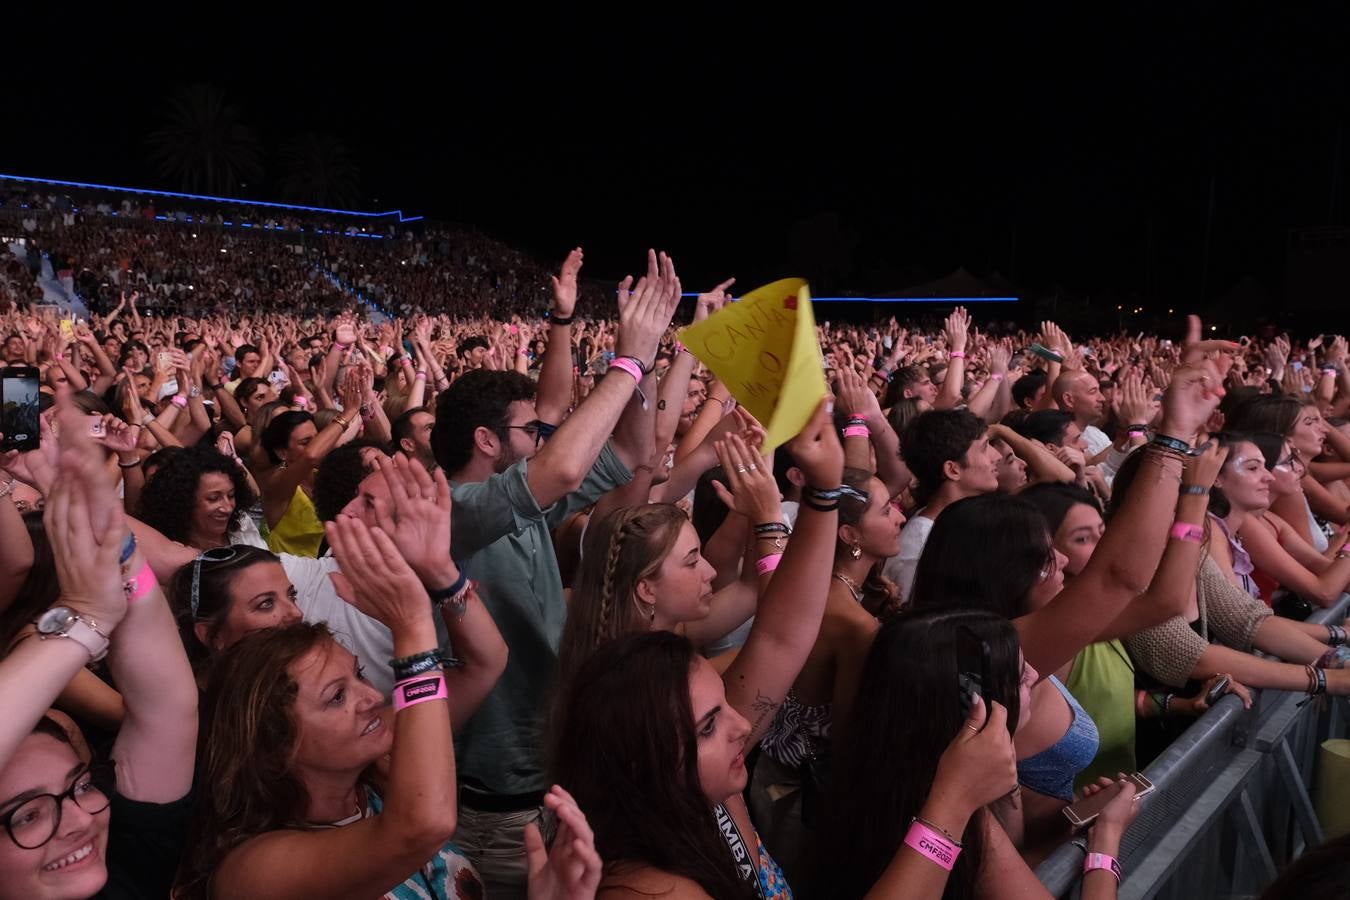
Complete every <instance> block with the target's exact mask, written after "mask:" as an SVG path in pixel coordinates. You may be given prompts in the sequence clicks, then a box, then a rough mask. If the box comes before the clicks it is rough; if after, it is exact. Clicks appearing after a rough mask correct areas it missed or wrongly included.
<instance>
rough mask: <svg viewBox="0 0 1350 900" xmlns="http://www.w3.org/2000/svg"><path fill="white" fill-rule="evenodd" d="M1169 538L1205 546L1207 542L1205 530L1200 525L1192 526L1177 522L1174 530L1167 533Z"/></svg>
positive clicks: (1188, 523) (1173, 527)
mask: <svg viewBox="0 0 1350 900" xmlns="http://www.w3.org/2000/svg"><path fill="white" fill-rule="evenodd" d="M1167 536H1168V537H1170V538H1175V539H1176V540H1178V541H1186V542H1187V543H1190V544H1203V543H1204V542H1205V529H1203V528H1201V527H1200V526H1199V525H1192V524H1191V523H1190V522H1177V523H1175V524H1173V525H1172V530H1171V531H1169V532H1167Z"/></svg>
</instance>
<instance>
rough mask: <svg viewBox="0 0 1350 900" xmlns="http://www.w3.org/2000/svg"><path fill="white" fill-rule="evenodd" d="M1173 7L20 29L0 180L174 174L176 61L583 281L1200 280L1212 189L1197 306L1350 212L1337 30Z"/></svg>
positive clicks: (281, 133)
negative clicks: (578, 249)
mask: <svg viewBox="0 0 1350 900" xmlns="http://www.w3.org/2000/svg"><path fill="white" fill-rule="evenodd" d="M1179 5H1180V4H1167V5H1157V6H1153V5H1139V4H1134V5H1130V6H1128V7H1127V8H1126V7H1122V8H1126V9H1128V11H1127V12H1121V13H1119V14H1118V15H1115V16H1111V17H1108V16H1106V15H1104V14H1103V13H1102V12H1101V11H1100V10H1099V9H1097V8H1095V7H1093V8H1091V9H1089V10H1087V11H1084V9H1085V8H1076V9H1073V10H1072V11H1052V10H1049V9H1048V8H1043V7H1039V6H1038V7H1036V10H1035V11H1034V12H1027V11H1022V12H1019V14H1018V15H1017V16H1015V17H1008V16H1006V14H1003V13H990V12H988V11H987V10H984V9H982V8H978V7H976V6H974V5H970V6H968V7H965V8H961V9H954V10H952V11H950V12H948V13H945V14H943V15H928V14H917V13H911V12H903V13H888V14H884V15H885V17H882V15H883V14H878V13H875V12H870V11H869V12H866V13H864V12H860V11H855V12H849V11H847V10H846V8H845V7H843V6H839V5H829V6H828V8H829V9H831V10H838V12H836V13H834V14H833V15H831V16H830V17H822V18H819V19H805V18H800V17H794V16H791V15H788V14H787V13H785V12H783V9H781V8H780V9H774V8H772V7H765V8H763V9H762V10H761V11H760V12H758V13H755V14H751V13H746V12H738V13H735V14H727V13H722V12H708V11H706V10H705V11H704V13H703V14H701V15H699V16H698V18H697V20H694V19H688V18H675V17H674V13H673V11H672V12H671V17H670V18H660V17H656V16H655V15H654V14H652V13H650V12H648V13H643V14H641V16H640V17H638V16H637V15H635V14H634V13H632V12H631V11H623V12H615V13H614V14H613V17H610V18H597V15H598V14H593V13H580V12H569V11H567V10H563V9H555V10H552V11H550V12H548V13H539V12H535V11H531V10H528V9H527V8H526V7H525V6H520V7H518V8H516V9H513V10H511V11H510V12H509V14H506V15H503V16H502V17H500V18H496V19H494V20H492V21H488V20H474V21H470V20H467V19H463V20H461V19H456V18H442V17H436V18H432V17H428V18H425V19H416V18H412V17H408V16H406V14H404V13H403V12H402V11H401V10H396V9H395V8H394V7H392V6H390V7H381V6H371V7H368V8H363V9H364V10H365V11H364V13H363V14H361V15H358V16H353V17H352V18H351V19H348V20H347V21H345V22H340V23H333V24H328V23H327V22H314V21H311V22H310V23H299V22H293V21H276V20H274V19H272V18H269V17H268V16H265V15H263V14H260V13H253V14H248V15H243V14H238V15H236V14H235V12H234V11H233V8H228V9H227V8H226V7H220V8H219V10H218V12H217V14H218V15H221V16H226V15H228V16H229V18H230V21H228V22H222V23H210V24H209V25H208V24H201V25H197V26H194V25H191V24H189V23H188V22H187V21H169V20H168V19H162V18H161V19H159V20H157V21H156V23H155V24H153V25H148V26H144V27H140V28H137V29H136V30H134V31H130V32H126V33H125V34H124V35H123V34H120V33H119V29H117V28H115V27H111V26H110V27H108V28H107V29H105V28H104V27H103V26H102V25H101V24H98V25H97V26H95V25H94V24H93V23H88V27H85V26H76V25H74V24H73V23H71V22H69V21H66V22H64V23H62V24H61V25H60V27H59V28H57V27H56V26H55V25H51V26H43V25H39V24H37V23H32V25H31V28H28V29H27V30H26V31H25V29H22V28H21V29H19V30H18V31H16V32H15V33H13V34H11V39H10V45H11V46H13V45H15V44H17V45H20V46H24V45H26V46H28V47H30V48H34V49H30V50H27V51H23V52H22V53H21V55H19V56H16V57H12V58H11V59H10V60H8V65H9V70H10V72H11V74H21V75H22V77H21V78H18V79H14V78H11V79H7V81H8V82H9V84H8V86H7V90H6V100H5V102H4V104H3V109H4V113H3V121H4V131H3V133H4V135H5V136H4V140H3V141H0V170H3V171H5V172H11V173H20V174H32V175H38V176H46V177H55V178H69V179H77V180H89V181H108V182H113V183H127V184H133V185H145V186H151V187H174V185H172V184H168V183H165V182H164V181H163V179H161V178H159V177H158V176H157V175H156V173H155V171H154V169H153V167H152V166H151V165H150V164H149V163H148V162H147V161H146V159H145V156H146V154H145V143H144V137H145V135H146V134H147V133H148V132H149V131H151V130H153V129H154V128H155V127H156V126H157V125H159V124H160V123H161V122H162V120H163V117H164V112H163V104H164V100H165V98H166V96H167V94H168V92H169V90H170V89H171V88H172V86H173V85H174V84H175V83H176V82H193V81H202V80H206V81H213V82H214V83H216V84H218V85H220V86H222V87H223V88H225V89H226V91H227V92H228V93H229V95H230V96H231V97H232V98H233V99H234V100H236V101H237V102H238V103H239V104H240V105H241V106H242V107H243V108H244V111H245V120H246V121H247V122H248V123H249V124H251V125H252V126H253V127H255V128H256V129H257V131H258V132H259V134H260V136H261V138H262V140H263V146H264V150H265V152H269V153H271V152H274V150H275V147H276V146H277V145H278V144H279V143H280V142H281V141H283V140H284V139H285V138H286V137H288V136H289V135H291V134H293V133H295V132H298V131H305V130H317V131H326V132H331V133H333V134H335V135H337V136H338V137H339V138H341V139H342V140H343V141H345V142H346V143H347V144H348V145H349V146H350V147H351V148H352V149H353V150H354V151H355V153H356V156H357V159H358V162H359V164H360V167H361V184H362V193H363V195H364V196H365V197H366V198H367V200H368V207H367V208H375V207H379V208H392V207H401V208H403V209H404V210H406V211H409V212H417V213H425V214H427V215H429V216H434V217H438V218H445V219H450V220H455V221H461V222H467V223H473V224H476V225H479V226H482V227H484V228H485V229H487V230H489V231H491V232H493V233H495V234H497V235H498V236H500V237H503V238H505V239H508V240H510V241H513V242H515V243H518V244H521V245H523V246H524V247H526V248H527V249H529V250H531V251H533V252H535V253H536V254H538V255H540V256H541V257H543V258H547V259H551V258H554V257H561V255H562V254H563V253H564V252H565V251H566V249H567V248H568V247H570V246H572V245H574V244H577V243H580V244H582V245H584V246H585V247H586V248H587V260H588V262H587V272H586V274H589V275H594V276H603V277H605V278H611V277H617V276H619V275H621V274H623V273H624V272H625V271H628V270H629V269H631V268H632V267H635V266H636V265H638V263H639V262H640V260H641V253H642V251H643V249H644V248H646V247H647V246H648V245H655V246H658V247H663V248H666V249H669V250H670V251H671V252H672V253H674V254H675V255H676V258H677V260H678V261H679V262H680V264H681V268H682V274H683V275H684V276H685V281H686V284H688V285H689V286H690V287H703V286H706V285H707V284H710V283H711V282H712V281H714V280H716V279H718V278H720V277H724V276H725V275H736V276H737V277H738V278H739V279H740V285H741V286H742V287H749V286H752V285H754V284H756V283H759V282H762V281H765V280H768V279H770V278H774V277H779V276H783V275H788V274H797V273H799V272H800V273H805V274H807V275H808V276H810V277H812V279H813V285H814V286H815V288H816V291H817V293H821V292H823V291H846V290H851V291H857V292H869V291H870V292H880V291H887V290H896V289H900V288H903V287H906V286H908V285H910V284H913V283H915V282H918V281H922V280H925V279H928V278H932V277H935V276H939V275H942V274H944V273H946V272H948V271H950V270H952V269H954V268H955V267H957V266H960V265H964V266H966V267H967V268H969V269H970V270H971V271H973V272H976V273H977V274H987V273H989V272H992V271H996V270H997V271H1000V272H1002V273H1003V274H1004V275H1006V276H1009V277H1011V278H1012V279H1013V280H1014V281H1015V282H1017V283H1018V284H1020V285H1023V286H1026V287H1027V288H1029V289H1033V290H1048V289H1053V288H1055V287H1061V288H1063V289H1064V290H1066V291H1071V292H1072V291H1077V292H1098V291H1104V290H1114V291H1120V292H1127V293H1128V292H1133V293H1137V294H1140V295H1146V296H1149V297H1151V298H1156V299H1159V300H1162V301H1165V302H1178V303H1180V302H1190V301H1194V300H1195V299H1196V298H1198V297H1199V295H1200V292H1201V277H1202V276H1201V268H1202V254H1203V242H1204V235H1205V227H1206V220H1207V209H1208V203H1209V197H1210V188H1211V184H1213V188H1214V206H1213V220H1212V221H1213V233H1212V238H1211V242H1212V243H1211V251H1210V264H1209V274H1208V279H1207V290H1206V296H1207V297H1208V298H1210V299H1213V298H1214V297H1216V296H1218V295H1220V294H1222V293H1223V292H1224V291H1226V290H1228V289H1229V288H1230V287H1231V286H1232V285H1233V284H1234V282H1236V281H1237V280H1239V279H1240V278H1242V277H1244V276H1251V277H1254V278H1256V279H1257V280H1258V281H1259V282H1260V283H1262V284H1263V285H1265V286H1266V287H1268V288H1270V289H1272V290H1274V289H1277V288H1278V285H1279V282H1280V279H1281V278H1282V273H1283V269H1284V264H1285V252H1286V251H1285V248H1286V239H1287V234H1288V230H1289V229H1290V228H1291V227H1298V226H1320V225H1327V224H1343V223H1346V222H1347V219H1350V209H1347V207H1348V206H1350V192H1347V189H1346V181H1347V178H1346V177H1345V174H1346V173H1345V169H1346V163H1347V160H1350V134H1342V135H1341V142H1342V145H1343V146H1342V147H1341V150H1340V156H1339V159H1338V157H1337V141H1338V137H1337V135H1338V129H1344V128H1346V126H1348V125H1350V115H1347V113H1348V112H1350V110H1347V105H1348V104H1350V79H1348V78H1347V75H1348V74H1350V54H1347V52H1346V49H1345V48H1346V45H1347V43H1348V42H1347V37H1350V35H1348V34H1347V29H1346V27H1345V26H1346V22H1345V20H1344V18H1343V17H1341V16H1339V15H1337V16H1335V17H1332V16H1331V15H1330V14H1327V15H1324V14H1322V13H1320V12H1314V13H1307V12H1305V13H1302V14H1299V15H1295V14H1293V13H1290V12H1288V11H1286V7H1287V5H1281V6H1280V8H1279V10H1278V11H1277V12H1271V13H1269V14H1267V15H1265V16H1261V17H1248V16H1235V15H1234V14H1233V13H1231V12H1229V11H1227V9H1226V7H1225V6H1223V5H1219V4H1203V5H1198V6H1196V5H1192V4H1186V6H1187V7H1188V10H1187V11H1186V12H1178V11H1176V10H1175V9H1172V8H1171V7H1173V6H1179ZM954 6H955V5H952V4H946V5H944V7H945V8H948V9H949V10H951V9H952V8H953V7H954ZM729 7H730V4H725V5H724V8H729ZM1028 8H1030V7H1028ZM1270 8H1271V9H1275V8H1276V7H1275V5H1271V7H1270ZM182 9H183V10H186V9H187V8H186V7H183V8H182ZM315 9H317V7H316V8H315ZM381 9H387V10H389V12H388V13H386V14H376V12H377V11H379V10H381ZM446 9H447V11H448V10H449V9H453V7H446ZM673 9H674V8H673V7H672V10H673ZM680 9H681V16H684V15H686V13H685V12H684V9H685V8H684V7H680ZM184 14H186V13H184ZM394 16H398V17H399V18H397V20H394V18H393V17H394ZM21 18H22V16H21ZM367 19H373V20H374V21H367ZM72 29H74V30H72ZM194 31H196V32H203V31H204V32H209V33H210V34H211V36H212V37H211V42H209V43H208V42H205V41H201V40H193V39H191V38H190V37H188V36H189V35H191V34H192V33H194ZM76 32H83V33H76ZM25 33H26V34H27V38H23V37H21V35H24V34H25ZM62 42H65V45H66V47H67V49H65V50H57V49H53V48H54V47H55V46H59V45H60V44H61V43H62ZM1347 130H1350V129H1347ZM243 193H244V194H246V195H249V196H252V197H256V198H258V199H274V198H275V197H276V196H277V193H276V185H275V182H274V180H273V183H270V184H269V182H268V180H267V179H266V178H265V179H264V182H263V183H262V184H260V185H250V186H249V189H248V190H247V191H244V192H243Z"/></svg>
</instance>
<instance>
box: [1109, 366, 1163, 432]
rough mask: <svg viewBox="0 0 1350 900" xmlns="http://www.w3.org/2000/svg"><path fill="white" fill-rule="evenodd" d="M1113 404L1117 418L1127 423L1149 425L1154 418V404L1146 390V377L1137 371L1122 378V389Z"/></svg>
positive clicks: (1118, 391)
mask: <svg viewBox="0 0 1350 900" xmlns="http://www.w3.org/2000/svg"><path fill="white" fill-rule="evenodd" d="M1112 405H1113V406H1114V407H1115V410H1116V418H1117V420H1119V421H1120V422H1122V423H1123V424H1125V425H1147V424H1149V421H1150V420H1151V419H1152V418H1153V405H1152V403H1151V402H1150V400H1149V397H1148V392H1147V391H1145V390H1144V378H1143V376H1142V375H1140V374H1138V373H1137V372H1135V373H1131V374H1129V375H1126V376H1125V377H1124V378H1122V379H1121V380H1120V389H1119V390H1117V391H1116V397H1115V402H1114V403H1113V404H1112Z"/></svg>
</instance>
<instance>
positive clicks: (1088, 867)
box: [1083, 853, 1120, 884]
mask: <svg viewBox="0 0 1350 900" xmlns="http://www.w3.org/2000/svg"><path fill="white" fill-rule="evenodd" d="M1096 869H1105V870H1106V871H1108V872H1110V873H1111V874H1112V875H1114V876H1115V877H1116V884H1120V863H1118V862H1116V858H1115V857H1114V856H1107V855H1106V854H1105V853H1089V854H1088V855H1087V859H1085V860H1083V874H1084V875H1086V874H1087V873H1089V872H1092V871H1095V870H1096Z"/></svg>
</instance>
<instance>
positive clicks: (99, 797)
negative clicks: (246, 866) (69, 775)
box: [4, 767, 112, 850]
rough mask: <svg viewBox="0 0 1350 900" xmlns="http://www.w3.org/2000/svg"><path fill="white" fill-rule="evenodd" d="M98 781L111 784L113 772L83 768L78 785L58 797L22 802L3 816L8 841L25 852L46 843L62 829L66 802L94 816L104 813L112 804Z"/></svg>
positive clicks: (47, 795)
mask: <svg viewBox="0 0 1350 900" xmlns="http://www.w3.org/2000/svg"><path fill="white" fill-rule="evenodd" d="M98 782H102V784H104V785H110V784H111V782H112V779H111V771H109V770H108V769H106V768H104V767H99V769H98V770H96V769H95V768H93V767H87V768H85V769H83V770H82V771H81V772H79V774H77V775H76V776H75V782H74V784H72V785H71V786H70V787H68V788H66V790H64V791H62V792H61V793H59V794H38V795H37V796H36V797H31V798H29V799H28V800H25V801H24V802H22V803H20V804H19V805H18V806H16V807H15V808H14V809H13V810H11V811H10V812H9V814H8V815H6V816H5V817H4V822H5V831H7V832H9V839H10V840H11V841H13V842H14V843H15V844H16V845H17V846H19V847H22V848H23V849H24V850H36V849H37V848H38V847H41V846H42V845H44V844H46V843H47V842H48V841H50V840H51V839H52V838H53V837H55V836H56V832H57V831H58V830H60V828H61V813H62V811H63V810H64V809H65V805H66V799H67V798H69V799H71V800H74V801H75V805H76V806H78V807H79V808H80V809H82V810H84V811H85V812H86V813H89V814H90V815H91V816H92V815H96V814H98V813H101V812H103V811H104V810H105V809H107V808H108V805H109V804H110V803H111V802H112V801H111V800H110V799H109V798H108V793H107V791H105V790H104V788H103V787H100V786H99V784H98Z"/></svg>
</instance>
